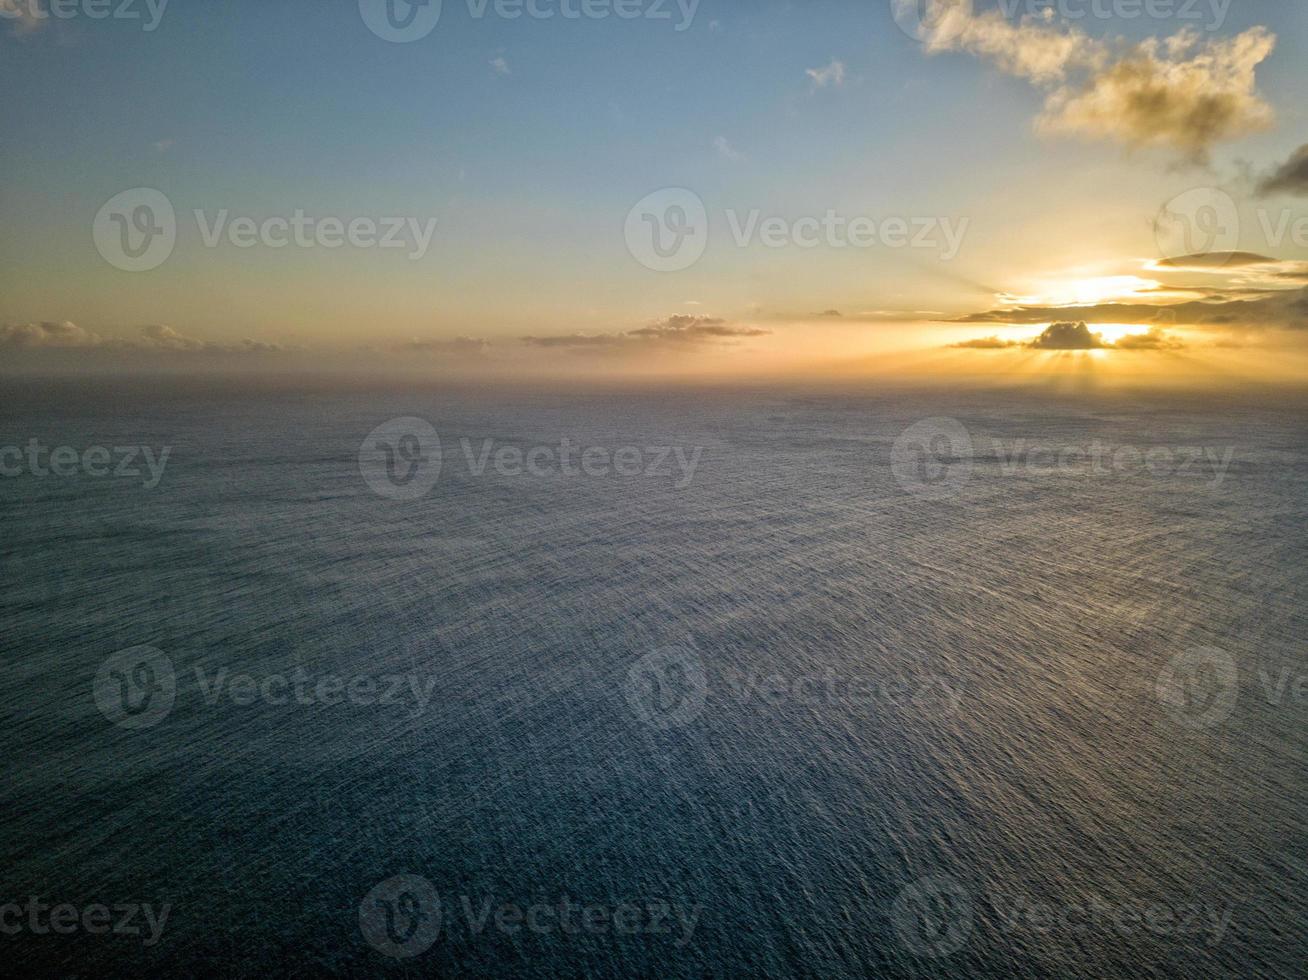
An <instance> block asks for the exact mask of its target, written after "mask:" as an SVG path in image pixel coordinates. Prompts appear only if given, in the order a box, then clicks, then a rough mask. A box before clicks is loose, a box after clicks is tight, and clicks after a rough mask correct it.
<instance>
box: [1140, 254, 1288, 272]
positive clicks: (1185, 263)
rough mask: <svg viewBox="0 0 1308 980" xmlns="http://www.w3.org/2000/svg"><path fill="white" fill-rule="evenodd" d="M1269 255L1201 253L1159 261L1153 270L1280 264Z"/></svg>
mask: <svg viewBox="0 0 1308 980" xmlns="http://www.w3.org/2000/svg"><path fill="white" fill-rule="evenodd" d="M1279 261H1280V260H1279V259H1274V258H1272V257H1271V256H1268V255H1259V254H1258V253H1257V252H1199V253H1197V254H1195V255H1177V256H1174V257H1172V258H1170V259H1159V260H1158V261H1157V262H1155V263H1154V264H1153V266H1152V268H1155V269H1182V270H1183V269H1198V270H1205V269H1222V268H1226V267H1228V266H1229V267H1237V266H1242V265H1274V264H1276V263H1277V262H1279Z"/></svg>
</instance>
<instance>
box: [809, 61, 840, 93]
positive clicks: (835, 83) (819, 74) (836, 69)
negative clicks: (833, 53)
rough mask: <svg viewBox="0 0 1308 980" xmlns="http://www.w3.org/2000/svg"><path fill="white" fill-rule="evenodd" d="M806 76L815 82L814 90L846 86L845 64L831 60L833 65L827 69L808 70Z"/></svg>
mask: <svg viewBox="0 0 1308 980" xmlns="http://www.w3.org/2000/svg"><path fill="white" fill-rule="evenodd" d="M804 74H805V75H807V76H808V77H809V78H811V79H812V80H813V88H814V89H820V88H826V87H827V86H828V85H829V86H831V87H832V88H840V86H842V85H844V84H845V63H844V62H843V61H837V60H836V59H835V58H832V59H831V64H829V65H827V66H826V67H825V68H808V69H805V71H804Z"/></svg>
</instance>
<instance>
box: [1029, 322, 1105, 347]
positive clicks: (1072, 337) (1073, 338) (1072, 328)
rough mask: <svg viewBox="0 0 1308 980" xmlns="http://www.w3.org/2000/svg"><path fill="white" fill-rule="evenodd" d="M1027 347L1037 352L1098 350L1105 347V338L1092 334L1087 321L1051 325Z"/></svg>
mask: <svg viewBox="0 0 1308 980" xmlns="http://www.w3.org/2000/svg"><path fill="white" fill-rule="evenodd" d="M1027 346H1028V347H1031V348H1034V349H1035V350H1098V349H1099V348H1101V347H1103V346H1105V345H1104V341H1103V338H1102V337H1100V336H1099V334H1097V333H1091V332H1090V328H1089V327H1087V326H1086V325H1085V321H1084V320H1081V321H1079V322H1077V323H1071V322H1067V321H1063V322H1059V323H1051V324H1049V326H1048V327H1046V328H1045V332H1044V333H1042V334H1041V335H1040V336H1039V337H1037V338H1036V339H1035V340H1033V341H1031V343H1030V344H1028V345H1027Z"/></svg>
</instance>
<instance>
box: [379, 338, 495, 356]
mask: <svg viewBox="0 0 1308 980" xmlns="http://www.w3.org/2000/svg"><path fill="white" fill-rule="evenodd" d="M395 349H396V350H397V351H400V352H406V351H409V352H414V353H421V354H446V355H449V356H452V357H484V356H485V355H486V353H487V352H488V351H489V350H490V341H488V340H481V339H478V338H476V337H454V338H452V339H450V340H433V339H428V338H420V337H414V338H413V339H412V340H406V341H405V342H404V343H402V344H399V345H398V346H397V347H396V348H395Z"/></svg>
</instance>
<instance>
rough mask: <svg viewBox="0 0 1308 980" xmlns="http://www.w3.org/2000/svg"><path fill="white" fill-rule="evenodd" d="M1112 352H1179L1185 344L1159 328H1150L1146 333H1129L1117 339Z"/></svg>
mask: <svg viewBox="0 0 1308 980" xmlns="http://www.w3.org/2000/svg"><path fill="white" fill-rule="evenodd" d="M1112 346H1113V349H1114V350H1181V349H1182V348H1184V347H1185V344H1183V343H1181V342H1180V341H1179V340H1177V339H1176V338H1174V337H1172V336H1170V335H1169V334H1168V333H1167V332H1166V331H1164V330H1162V329H1161V328H1159V327H1150V328H1149V331H1148V332H1147V333H1129V334H1126V335H1125V336H1123V337H1119V338H1118V339H1117V343H1115V344H1113V345H1112Z"/></svg>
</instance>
